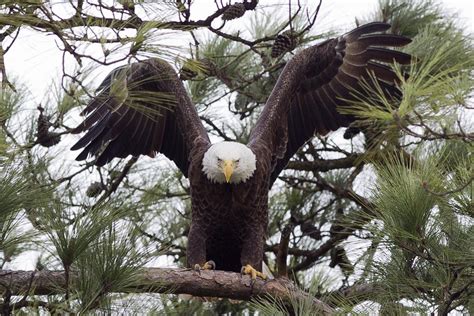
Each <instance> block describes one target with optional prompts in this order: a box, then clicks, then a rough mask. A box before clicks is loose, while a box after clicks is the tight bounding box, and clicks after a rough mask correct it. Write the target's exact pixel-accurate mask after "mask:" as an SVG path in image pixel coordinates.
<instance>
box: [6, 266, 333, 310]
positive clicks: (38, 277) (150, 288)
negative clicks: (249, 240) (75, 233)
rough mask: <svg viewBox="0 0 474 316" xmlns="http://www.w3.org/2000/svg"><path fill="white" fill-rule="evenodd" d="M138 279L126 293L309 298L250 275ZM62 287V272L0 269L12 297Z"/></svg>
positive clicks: (162, 274)
mask: <svg viewBox="0 0 474 316" xmlns="http://www.w3.org/2000/svg"><path fill="white" fill-rule="evenodd" d="M141 276H142V277H141V278H140V280H139V281H138V282H137V284H136V285H135V286H133V287H130V288H129V289H127V290H126V291H125V292H127V293H170V294H171V293H172V294H190V295H193V296H206V297H209V296H211V297H222V298H223V297H225V298H230V299H237V300H250V299H252V298H257V297H263V298H265V297H267V298H268V296H271V297H274V298H279V299H281V300H282V301H283V302H288V301H289V300H290V298H291V297H299V298H303V299H308V298H309V297H308V294H307V293H305V292H303V291H301V290H299V289H298V288H297V287H296V286H295V285H294V284H293V283H292V282H291V281H289V280H288V279H286V278H279V279H274V280H266V281H264V280H260V279H257V280H256V281H255V282H254V283H253V284H252V282H251V279H250V277H249V276H241V275H240V274H238V273H233V272H225V271H201V272H197V271H194V270H189V269H167V268H146V269H143V273H142V275H141ZM72 277H73V278H74V275H73V276H72ZM65 288H66V284H65V276H64V271H48V270H42V271H11V270H0V289H1V290H0V292H6V291H9V292H10V293H11V295H26V294H28V295H50V294H61V293H64V291H65ZM309 299H311V300H312V302H313V304H314V307H315V310H319V311H321V312H322V313H324V314H327V315H330V314H333V313H334V312H335V311H334V309H333V308H331V307H330V306H329V305H327V304H326V303H324V302H322V301H320V300H318V299H316V298H309Z"/></svg>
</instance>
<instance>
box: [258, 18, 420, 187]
mask: <svg viewBox="0 0 474 316" xmlns="http://www.w3.org/2000/svg"><path fill="white" fill-rule="evenodd" d="M389 27H390V25H388V24H386V23H379V22H374V23H369V24H366V25H363V26H360V27H358V28H356V29H354V30H352V31H351V32H349V33H347V34H345V35H343V36H341V37H338V38H335V39H330V40H327V41H325V42H323V43H321V44H319V45H315V46H312V47H309V48H307V49H305V50H303V51H301V52H299V53H298V54H296V55H295V56H294V57H293V58H292V60H290V61H289V62H288V64H287V65H286V66H285V68H284V70H283V72H282V74H281V75H280V77H279V79H278V81H277V83H276V85H275V87H274V89H273V91H272V93H271V95H270V97H269V98H268V100H267V103H266V105H265V107H264V109H263V111H262V114H261V116H260V118H259V119H258V121H257V123H256V125H255V127H254V129H253V130H252V132H251V135H250V141H249V146H250V147H251V148H252V150H254V152H256V153H259V154H265V155H267V158H268V159H271V160H272V165H271V166H270V168H271V170H272V174H271V184H272V183H273V182H274V181H275V179H276V178H277V177H278V175H279V173H280V172H281V171H282V170H283V169H284V168H285V166H286V165H287V163H288V161H289V159H290V158H291V157H292V156H293V155H294V154H295V153H296V151H297V150H298V149H299V148H300V147H301V146H302V145H303V144H304V143H305V142H306V141H307V140H309V139H310V138H311V137H312V136H313V135H314V134H320V135H325V134H327V133H328V132H330V131H334V130H336V129H338V128H339V127H343V126H348V125H349V124H350V123H351V122H352V121H354V120H355V118H354V117H353V116H350V115H343V114H341V113H340V112H339V111H338V109H341V108H344V107H350V101H351V100H357V99H356V98H357V97H356V96H355V94H359V96H358V97H360V96H361V95H364V94H367V93H368V91H367V89H366V86H367V84H370V83H371V82H374V78H375V80H376V81H377V83H378V84H379V85H380V87H382V89H383V91H384V94H385V95H386V97H388V98H392V99H399V98H401V92H400V90H399V89H398V88H397V85H396V83H397V80H398V78H397V76H396V74H395V73H394V72H393V71H392V70H391V68H390V67H389V66H387V64H388V63H393V62H394V61H396V62H398V63H401V64H408V63H410V61H411V56H410V55H408V54H405V53H402V52H399V51H394V50H391V49H387V48H385V47H386V46H404V45H406V44H408V43H410V41H411V40H410V39H408V38H406V37H402V36H398V35H392V34H381V33H380V32H383V31H386V30H387V29H388V28H389ZM381 62H382V63H381ZM268 155H271V157H268ZM271 184H270V185H271Z"/></svg>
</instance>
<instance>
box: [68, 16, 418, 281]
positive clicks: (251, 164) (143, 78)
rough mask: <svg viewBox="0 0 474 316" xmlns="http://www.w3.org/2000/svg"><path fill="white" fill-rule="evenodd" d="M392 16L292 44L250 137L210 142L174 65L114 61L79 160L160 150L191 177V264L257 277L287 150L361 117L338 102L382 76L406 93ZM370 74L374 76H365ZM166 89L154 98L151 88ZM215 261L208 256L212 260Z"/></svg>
mask: <svg viewBox="0 0 474 316" xmlns="http://www.w3.org/2000/svg"><path fill="white" fill-rule="evenodd" d="M389 27H390V25H388V24H385V23H379V22H374V23H369V24H366V25H363V26H360V27H358V28H356V29H354V30H352V31H350V32H348V33H346V34H344V35H342V36H340V37H337V38H333V39H329V40H327V41H325V42H322V43H320V44H318V45H315V46H312V47H309V48H306V49H304V50H301V51H300V52H298V53H296V54H295V55H294V56H293V58H292V59H291V60H290V61H289V62H288V63H287V64H286V66H285V67H284V69H283V71H282V73H281V75H280V77H279V78H278V81H277V83H276V84H275V87H274V88H273V91H272V93H271V94H270V96H269V98H268V100H267V102H266V104H265V107H264V108H263V111H262V113H261V115H260V117H259V119H258V121H257V122H256V125H255V126H254V127H253V130H252V131H251V134H250V138H249V142H248V143H247V144H240V143H237V142H227V141H225V142H220V143H216V144H211V142H210V140H209V137H208V135H207V132H206V129H205V128H204V126H203V124H202V122H201V120H200V119H199V116H198V113H197V111H196V109H195V106H194V105H193V103H192V102H191V99H190V98H189V96H188V94H187V93H186V90H185V88H184V86H183V84H182V82H181V81H180V80H179V78H178V76H177V74H176V72H175V71H174V70H173V68H172V67H171V66H170V65H169V64H168V63H166V62H165V61H163V60H161V59H157V58H152V59H148V60H144V61H140V62H136V63H133V64H131V65H127V66H123V67H120V68H117V69H115V70H113V71H112V72H111V73H110V74H109V75H108V76H107V77H106V79H105V80H104V82H103V83H102V84H101V85H100V86H99V88H98V92H99V93H98V95H97V96H96V97H95V98H93V99H92V100H91V101H90V102H89V104H88V105H87V106H86V108H85V109H84V110H83V114H84V115H86V118H85V120H84V121H83V122H82V123H81V124H80V125H79V126H77V128H75V129H74V132H75V133H81V132H84V131H87V132H86V133H85V135H83V136H82V138H81V139H80V140H79V141H78V142H77V143H76V144H75V145H74V146H73V147H72V150H77V149H80V148H83V151H82V152H81V153H80V154H79V156H78V157H77V160H84V159H86V158H87V157H89V156H91V155H92V156H96V157H97V158H96V160H95V164H96V165H98V166H102V165H104V164H106V163H108V162H109V161H111V160H112V159H113V158H115V157H119V158H125V157H127V156H128V155H133V156H139V155H148V156H151V157H154V156H155V155H156V154H157V153H162V154H164V155H165V156H166V157H168V158H169V159H171V160H172V161H174V162H175V164H176V165H177V167H178V168H179V169H180V170H181V171H182V172H183V174H184V175H185V176H186V177H187V178H188V179H189V183H190V191H191V201H192V221H191V227H190V231H189V235H188V245H187V254H186V255H187V264H188V266H190V267H192V268H196V269H206V268H214V267H215V268H217V269H220V270H226V271H236V272H239V271H243V272H244V273H247V274H251V275H252V277H255V276H261V277H264V276H263V275H262V274H261V273H260V272H261V269H262V259H263V253H264V242H265V232H266V228H267V223H268V206H267V203H268V201H267V200H268V192H269V189H270V188H271V186H272V184H273V183H274V181H275V180H276V179H277V177H278V175H279V174H280V172H281V171H282V170H283V169H284V168H285V166H286V164H287V163H288V161H289V159H290V158H291V157H292V156H293V155H294V154H295V153H296V151H297V150H298V149H299V148H300V147H301V146H302V145H303V144H304V143H305V142H306V141H308V140H309V139H310V138H311V137H312V136H313V135H315V134H319V135H325V134H327V133H329V132H330V131H334V130H337V129H338V128H340V127H347V126H348V125H349V124H350V123H351V122H353V121H354V120H355V119H356V118H355V117H354V116H352V115H345V114H341V113H340V112H339V111H338V110H340V109H343V108H348V107H350V106H351V102H350V101H351V100H354V99H355V98H356V96H355V95H356V94H359V95H367V94H369V93H370V92H368V90H367V88H366V85H367V84H371V83H372V84H376V85H377V86H378V87H379V88H381V89H382V91H383V93H384V94H385V96H386V97H387V98H390V99H392V100H394V101H395V102H396V100H398V99H400V97H401V92H400V90H399V89H398V87H397V85H398V78H397V75H396V74H395V73H394V72H393V71H392V70H391V68H390V67H388V66H387V63H392V62H394V61H395V62H398V63H400V64H408V63H410V60H411V57H410V55H408V54H405V53H402V52H399V51H395V50H391V49H387V48H385V47H386V46H391V47H397V46H398V47H400V46H404V45H406V44H408V43H409V42H410V39H408V38H406V37H402V36H398V35H393V34H384V33H383V32H384V31H386V30H388V29H389ZM369 78H371V79H369ZM157 93H159V94H160V97H159V98H156V100H153V98H152V97H150V96H153V95H156V94H157ZM211 260H212V262H213V264H210V262H211Z"/></svg>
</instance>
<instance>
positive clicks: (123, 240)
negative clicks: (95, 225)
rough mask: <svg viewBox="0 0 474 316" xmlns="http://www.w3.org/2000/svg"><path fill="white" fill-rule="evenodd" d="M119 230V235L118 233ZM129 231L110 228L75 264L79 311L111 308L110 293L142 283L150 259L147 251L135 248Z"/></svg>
mask: <svg viewBox="0 0 474 316" xmlns="http://www.w3.org/2000/svg"><path fill="white" fill-rule="evenodd" d="M119 231H120V232H119ZM129 231H130V228H127V227H119V226H117V225H113V226H110V227H109V228H108V229H107V230H105V231H103V232H102V233H101V234H100V236H97V237H96V240H95V241H94V242H93V243H92V244H90V245H89V247H88V248H87V249H85V251H84V252H83V253H81V254H80V255H79V257H78V260H77V262H76V263H75V265H74V271H77V274H78V275H77V276H78V277H77V279H75V280H76V281H75V282H73V284H72V288H73V291H74V292H75V297H77V298H78V299H79V302H80V311H82V312H85V311H87V310H91V309H96V308H98V307H100V308H101V309H108V310H110V308H111V302H112V297H110V295H108V293H120V292H125V291H126V290H127V289H130V288H131V287H133V286H134V285H135V284H140V281H141V277H140V274H141V269H140V268H141V267H143V265H144V264H145V263H146V262H147V261H148V260H149V259H150V258H149V255H148V252H147V251H146V250H145V249H139V248H137V247H135V243H133V242H130V240H129V237H128V236H127V232H129Z"/></svg>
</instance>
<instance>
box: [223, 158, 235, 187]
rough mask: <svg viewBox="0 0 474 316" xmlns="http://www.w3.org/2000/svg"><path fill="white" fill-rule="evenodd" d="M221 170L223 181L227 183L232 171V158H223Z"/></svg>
mask: <svg viewBox="0 0 474 316" xmlns="http://www.w3.org/2000/svg"><path fill="white" fill-rule="evenodd" d="M222 171H223V172H224V176H225V181H226V182H227V183H229V182H230V177H232V173H233V172H234V162H233V161H232V160H224V163H223V164H222Z"/></svg>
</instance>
